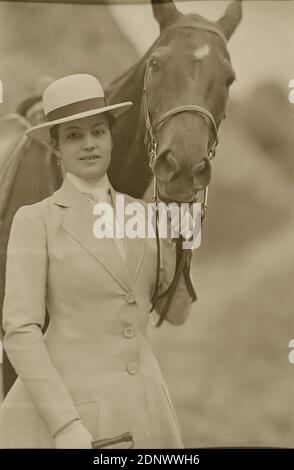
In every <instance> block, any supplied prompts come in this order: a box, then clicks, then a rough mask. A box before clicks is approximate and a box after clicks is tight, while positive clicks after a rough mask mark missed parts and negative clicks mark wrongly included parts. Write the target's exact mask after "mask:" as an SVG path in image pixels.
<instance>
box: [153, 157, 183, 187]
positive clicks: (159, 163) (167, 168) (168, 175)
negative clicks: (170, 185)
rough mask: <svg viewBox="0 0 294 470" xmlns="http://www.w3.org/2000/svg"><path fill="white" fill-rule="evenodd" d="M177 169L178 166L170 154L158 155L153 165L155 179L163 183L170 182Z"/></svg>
mask: <svg viewBox="0 0 294 470" xmlns="http://www.w3.org/2000/svg"><path fill="white" fill-rule="evenodd" d="M179 169H180V165H179V163H178V161H177V160H176V158H175V157H174V156H173V154H172V153H171V152H165V153H162V154H160V155H158V157H157V159H156V161H155V164H154V171H155V173H156V177H157V178H158V179H161V180H164V181H170V180H171V179H172V178H173V177H174V176H175V174H176V173H178V171H179Z"/></svg>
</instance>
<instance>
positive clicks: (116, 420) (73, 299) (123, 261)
mask: <svg viewBox="0 0 294 470" xmlns="http://www.w3.org/2000/svg"><path fill="white" fill-rule="evenodd" d="M43 104H44V110H45V114H46V117H47V123H45V124H42V125H39V126H35V127H34V128H32V129H30V130H29V131H28V135H30V136H31V137H32V138H34V139H37V140H41V141H46V140H47V142H49V141H50V142H51V145H52V146H53V148H54V151H55V153H56V155H57V157H58V159H59V160H60V163H61V164H62V165H63V168H64V172H65V178H64V182H63V184H62V186H61V188H60V189H59V190H58V191H56V192H55V193H54V194H53V195H52V196H51V197H49V198H47V199H44V200H42V201H41V202H39V203H37V204H33V205H30V206H24V207H21V208H20V209H19V210H18V212H17V213H16V215H15V218H14V221H13V225H12V229H11V234H10V239H9V245H8V259H7V267H6V289H5V299H4V311H3V329H4V331H5V337H4V347H5V349H6V352H7V355H8V357H9V359H10V361H11V363H12V365H13V366H14V368H15V370H16V373H17V375H18V379H17V381H16V382H15V384H14V385H13V387H12V389H11V390H10V392H9V393H8V395H7V397H6V398H5V400H4V402H3V404H2V407H1V409H0V447H2V448H3V447H4V448H5V447H20V448H23V447H29V448H48V447H50V448H54V447H57V448H91V446H92V441H93V440H96V439H100V438H104V437H111V436H115V435H118V434H123V433H125V432H127V431H130V432H131V433H132V435H133V439H134V446H135V447H136V448H168V447H175V448H176V447H182V442H181V437H180V430H179V426H178V422H177V419H176V416H175V413H174V410H173V406H172V403H171V401H170V396H169V393H168V390H167V388H166V384H165V382H164V380H163V377H162V374H161V371H160V368H159V365H158V363H157V361H156V358H155V357H154V355H153V352H152V350H151V347H150V345H149V342H148V338H147V333H146V328H147V325H148V321H149V310H150V300H151V297H152V293H153V289H154V284H155V272H156V243H155V240H154V239H147V238H134V239H130V238H125V239H116V240H115V239H113V238H101V239H97V238H95V237H94V235H93V225H94V222H95V220H96V219H97V217H95V216H94V214H93V204H92V201H93V200H94V204H95V202H97V201H99V202H108V203H110V204H112V205H113V206H114V201H115V199H116V196H117V193H116V192H115V191H114V189H113V188H112V186H111V185H110V184H109V181H108V178H107V174H106V172H107V168H108V165H109V163H110V159H111V148H112V139H111V130H110V128H111V125H112V122H113V118H114V117H115V116H116V115H117V114H118V113H119V112H122V111H124V110H126V109H127V108H129V107H130V106H131V105H132V103H130V102H126V103H118V104H114V105H111V106H110V105H107V104H106V102H105V98H104V92H103V89H102V87H101V85H100V83H99V81H98V80H97V79H96V78H95V77H93V76H91V75H86V74H79V75H71V76H68V77H64V78H62V79H59V80H56V81H55V82H53V83H52V84H50V85H49V86H48V87H47V89H46V90H45V92H44V95H43ZM95 196H96V199H95ZM97 197H98V199H97ZM125 201H126V204H127V203H129V202H132V201H134V200H133V198H131V197H129V196H125ZM162 257H163V265H162V269H161V284H160V285H161V289H165V288H166V286H167V285H168V283H169V282H170V280H171V279H172V276H173V273H174V265H175V250H174V245H173V242H171V241H169V240H166V243H162ZM190 308H191V300H190V298H189V296H188V293H187V290H186V286H185V283H184V280H183V279H181V280H180V282H179V284H178V287H177V291H176V293H175V297H174V300H173V304H172V306H171V308H170V310H169V314H168V320H169V321H170V322H172V323H182V322H183V321H185V320H186V318H187V316H188V314H189V311H190ZM46 309H47V311H48V313H49V316H50V323H49V326H48V328H47V331H46V333H45V335H44V336H43V335H42V327H43V326H44V320H45V313H46ZM157 312H158V313H160V306H157Z"/></svg>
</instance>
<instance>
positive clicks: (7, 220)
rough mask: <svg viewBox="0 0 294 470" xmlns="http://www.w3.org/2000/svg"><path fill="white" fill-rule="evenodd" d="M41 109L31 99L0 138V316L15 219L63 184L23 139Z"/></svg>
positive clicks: (36, 147) (2, 127) (43, 155)
mask: <svg viewBox="0 0 294 470" xmlns="http://www.w3.org/2000/svg"><path fill="white" fill-rule="evenodd" d="M41 105H42V103H41V98H40V97H38V96H34V97H31V98H28V99H26V100H25V101H24V102H22V103H21V104H20V105H19V107H18V109H17V112H15V113H12V114H10V115H8V116H6V117H5V118H4V119H2V120H1V121H0V134H1V138H2V136H4V137H5V140H6V141H7V145H6V146H5V150H6V152H4V145H3V140H2V139H1V151H2V152H3V155H1V156H0V187H1V199H0V279H1V282H0V312H1V311H2V306H3V300H4V285H5V265H6V249H7V243H8V238H9V233H10V228H11V224H12V220H13V217H14V215H15V213H16V211H17V210H18V209H19V207H21V206H23V205H25V204H34V203H35V202H38V201H40V200H42V199H44V198H46V197H47V196H49V195H50V194H52V193H53V191H55V190H56V189H57V188H58V187H59V186H60V184H61V182H62V178H61V173H60V169H59V167H58V166H57V164H56V159H53V158H51V152H48V149H47V148H46V147H45V146H44V145H42V144H40V143H38V142H35V141H32V142H31V141H30V139H28V138H27V137H25V136H24V132H25V131H26V129H28V128H29V127H31V126H32V125H34V124H37V123H38V121H39V120H40V119H41V117H40V116H37V114H38V113H39V112H40V106H41ZM36 116H37V118H36ZM32 175H35V177H32ZM3 380H4V383H3V386H4V394H6V393H7V392H8V391H9V389H10V387H11V386H12V384H13V382H14V380H15V373H14V371H13V369H12V367H11V366H10V364H9V362H8V359H7V357H6V355H5V352H4V360H3Z"/></svg>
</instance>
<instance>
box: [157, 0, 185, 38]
mask: <svg viewBox="0 0 294 470" xmlns="http://www.w3.org/2000/svg"><path fill="white" fill-rule="evenodd" d="M151 3H152V9H153V14H154V17H155V19H156V20H157V21H158V23H159V26H160V31H162V30H163V29H164V28H166V27H167V26H169V25H170V24H171V23H173V22H174V21H175V20H176V19H177V18H178V17H179V16H180V13H179V11H178V10H177V8H176V6H175V4H174V2H173V0H151Z"/></svg>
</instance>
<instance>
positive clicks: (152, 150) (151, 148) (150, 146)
mask: <svg viewBox="0 0 294 470" xmlns="http://www.w3.org/2000/svg"><path fill="white" fill-rule="evenodd" d="M179 28H193V29H197V30H199V29H202V30H205V31H210V32H212V33H214V34H217V35H218V36H219V37H220V38H221V39H222V40H223V41H224V42H225V44H226V43H227V40H226V38H225V36H224V34H223V33H222V32H221V31H220V30H218V29H217V28H215V27H214V26H213V25H204V24H202V23H198V22H194V23H193V24H191V23H189V24H184V23H183V24H178V25H174V26H170V27H168V28H166V29H165V30H164V34H165V33H166V32H167V31H170V30H171V29H179ZM160 39H161V37H159V38H158V41H159V40H160ZM155 44H156V43H155ZM147 77H148V66H146V70H145V74H144V86H143V112H144V117H145V129H146V130H145V139H144V142H145V144H146V145H147V151H148V159H149V166H150V168H151V170H152V173H153V202H154V203H155V209H156V211H155V215H156V220H155V228H156V241H157V270H156V282H155V290H154V295H153V298H152V306H151V310H150V311H152V310H153V308H154V307H155V304H156V303H157V301H158V300H159V299H161V298H162V297H164V296H166V295H168V297H167V301H166V303H165V306H164V308H163V310H162V312H161V315H160V319H159V321H158V323H157V326H160V325H161V323H162V322H163V320H164V318H165V317H166V314H167V311H168V308H169V306H170V303H171V300H172V297H173V294H174V292H175V289H176V286H177V284H178V281H179V279H180V276H181V274H182V273H183V275H184V279H185V282H186V286H187V289H188V292H189V294H190V296H191V298H192V300H193V301H194V300H196V299H197V295H196V292H195V290H194V287H193V285H192V282H191V280H190V276H189V271H190V263H191V254H192V253H191V250H187V249H185V250H183V248H182V242H183V239H182V238H181V237H179V238H178V239H177V243H176V249H177V251H176V252H177V260H176V271H175V275H174V279H173V281H172V282H171V284H170V286H169V287H168V289H167V290H166V291H165V292H164V293H163V294H161V295H159V293H158V291H159V274H160V242H159V230H158V200H159V199H161V200H162V201H163V202H166V203H169V202H174V203H175V202H176V203H180V201H175V200H168V199H167V198H164V197H162V196H161V195H160V194H159V190H158V184H157V179H156V176H155V173H154V171H153V167H154V163H155V161H156V159H157V147H158V144H157V138H156V132H157V130H158V128H159V127H160V126H161V125H162V124H163V123H165V122H166V121H168V120H169V119H170V118H172V117H173V116H175V115H177V114H179V113H183V112H194V113H198V114H201V115H202V116H205V117H206V118H208V121H209V124H210V128H211V131H212V132H211V137H210V139H209V143H208V149H207V158H208V159H209V161H210V163H211V162H212V160H213V159H214V157H215V153H216V147H217V144H218V128H217V125H216V122H215V119H214V117H213V115H212V114H211V112H210V111H209V110H208V109H207V108H205V107H203V106H200V105H194V104H193V105H192V104H191V105H184V106H177V107H175V108H172V109H170V110H169V111H167V112H166V113H164V114H163V115H162V116H160V117H159V118H157V119H156V120H155V121H154V122H153V123H152V121H151V116H150V112H149V108H148V98H147ZM181 202H184V201H181ZM189 203H191V201H189ZM207 207H208V185H207V186H206V187H205V189H204V196H203V201H202V203H201V223H202V222H203V220H204V217H205V214H206V210H207Z"/></svg>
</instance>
